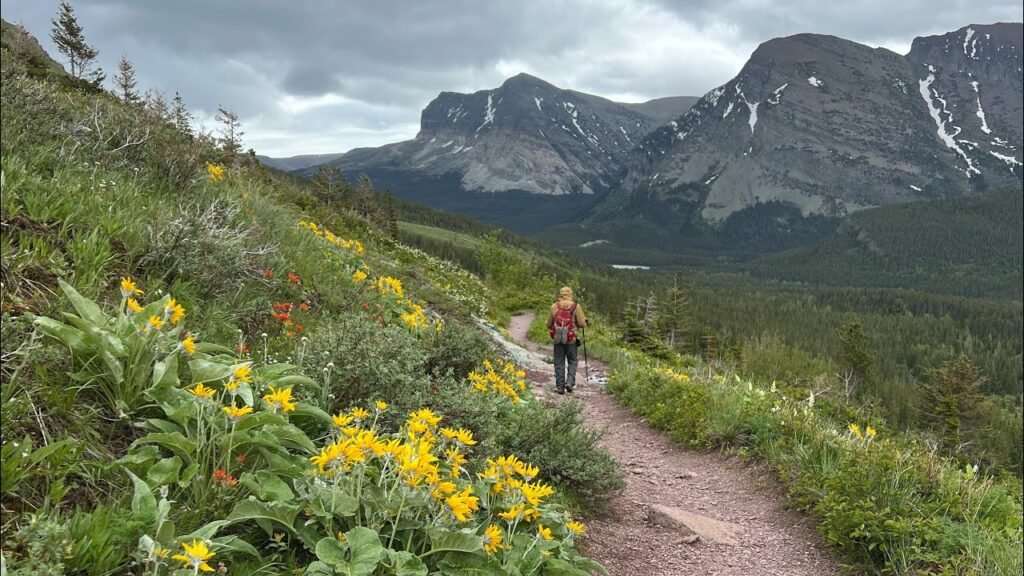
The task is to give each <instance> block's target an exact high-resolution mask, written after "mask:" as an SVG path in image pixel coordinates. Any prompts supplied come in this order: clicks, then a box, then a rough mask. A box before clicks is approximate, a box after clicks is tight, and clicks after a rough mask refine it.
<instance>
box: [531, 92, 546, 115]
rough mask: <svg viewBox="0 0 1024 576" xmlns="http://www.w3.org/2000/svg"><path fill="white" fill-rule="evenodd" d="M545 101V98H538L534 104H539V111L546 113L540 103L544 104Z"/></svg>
mask: <svg viewBox="0 0 1024 576" xmlns="http://www.w3.org/2000/svg"><path fill="white" fill-rule="evenodd" d="M543 101H544V99H543V98H537V97H536V96H534V97H533V102H534V103H535V104H537V110H540V111H541V112H543V111H544V109H543V108H541V107H540V103H541V102H543Z"/></svg>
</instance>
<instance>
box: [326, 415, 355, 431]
mask: <svg viewBox="0 0 1024 576" xmlns="http://www.w3.org/2000/svg"><path fill="white" fill-rule="evenodd" d="M331 420H333V421H334V425H335V426H337V427H338V428H344V427H346V426H348V425H349V424H351V423H352V416H350V415H348V414H335V415H334V416H331Z"/></svg>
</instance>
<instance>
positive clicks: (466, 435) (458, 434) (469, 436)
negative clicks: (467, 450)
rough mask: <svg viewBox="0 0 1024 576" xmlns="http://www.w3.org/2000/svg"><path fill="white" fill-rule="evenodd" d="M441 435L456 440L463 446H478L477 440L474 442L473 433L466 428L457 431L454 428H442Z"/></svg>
mask: <svg viewBox="0 0 1024 576" xmlns="http://www.w3.org/2000/svg"><path fill="white" fill-rule="evenodd" d="M441 434H442V435H443V436H444V437H445V438H447V439H449V440H453V439H454V440H455V441H456V442H458V443H459V444H462V445H463V446H472V445H474V444H476V440H473V432H471V431H469V430H466V429H465V428H459V429H458V430H455V429H454V428H442V429H441Z"/></svg>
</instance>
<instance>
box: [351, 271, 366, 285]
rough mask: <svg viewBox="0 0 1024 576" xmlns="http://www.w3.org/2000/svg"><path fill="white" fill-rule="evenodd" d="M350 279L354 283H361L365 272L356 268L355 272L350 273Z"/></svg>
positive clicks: (363, 280) (364, 279)
mask: <svg viewBox="0 0 1024 576" xmlns="http://www.w3.org/2000/svg"><path fill="white" fill-rule="evenodd" d="M352 281H353V282H355V283H356V284H362V283H363V282H365V281H366V272H363V271H362V270H356V271H355V272H353V273H352Z"/></svg>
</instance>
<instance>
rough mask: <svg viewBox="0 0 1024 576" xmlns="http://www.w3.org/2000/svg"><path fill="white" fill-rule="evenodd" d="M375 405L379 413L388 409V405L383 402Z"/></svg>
mask: <svg viewBox="0 0 1024 576" xmlns="http://www.w3.org/2000/svg"><path fill="white" fill-rule="evenodd" d="M373 404H374V406H376V407H377V412H385V411H387V409H388V403H387V402H385V401H383V400H377V401H376V402H374V403H373Z"/></svg>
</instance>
